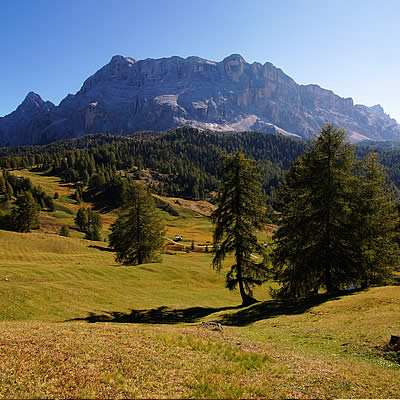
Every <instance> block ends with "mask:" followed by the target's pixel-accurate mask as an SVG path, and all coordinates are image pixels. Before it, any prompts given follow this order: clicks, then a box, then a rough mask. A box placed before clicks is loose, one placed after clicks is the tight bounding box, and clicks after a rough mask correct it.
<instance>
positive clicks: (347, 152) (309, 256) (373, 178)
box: [273, 125, 398, 298]
mask: <svg viewBox="0 0 400 400" xmlns="http://www.w3.org/2000/svg"><path fill="white" fill-rule="evenodd" d="M312 144H313V146H312V148H311V149H309V150H308V151H307V152H306V153H305V154H304V155H303V156H301V157H299V158H298V159H297V161H296V162H295V163H294V165H293V166H292V168H291V169H290V170H289V171H288V173H287V175H286V181H285V183H284V185H283V187H282V189H281V192H280V203H281V207H282V213H281V218H280V221H279V225H280V226H279V229H278V230H277V232H276V234H275V235H274V240H275V243H276V247H275V249H274V252H273V265H274V274H275V279H276V280H277V281H278V282H279V283H281V288H280V289H279V290H278V291H276V292H275V294H276V295H278V296H287V297H295V298H296V297H307V296H309V295H311V294H312V293H314V294H315V293H318V290H319V289H320V288H325V289H326V291H327V292H334V291H336V290H338V289H344V288H346V287H348V286H350V285H362V286H363V287H367V286H369V285H371V284H373V283H383V282H384V281H385V280H387V279H388V278H389V277H390V275H391V271H392V269H393V266H394V265H395V264H396V262H397V246H396V244H395V241H394V239H395V237H396V234H395V232H394V231H395V227H396V225H397V224H398V215H397V213H396V210H395V203H394V199H393V196H392V193H391V191H390V190H389V189H388V187H387V186H386V185H385V174H384V172H383V170H382V168H381V167H380V165H379V163H377V160H376V156H374V155H371V156H368V157H367V159H366V160H365V161H364V162H363V163H359V162H357V161H356V159H355V154H354V148H353V146H352V145H350V144H349V143H348V142H346V140H345V132H344V131H343V130H340V129H335V128H334V127H333V126H332V125H326V126H324V127H322V129H321V134H320V136H319V137H317V138H315V139H314V140H313V143H312Z"/></svg>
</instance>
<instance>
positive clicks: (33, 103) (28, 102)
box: [18, 92, 44, 108]
mask: <svg viewBox="0 0 400 400" xmlns="http://www.w3.org/2000/svg"><path fill="white" fill-rule="evenodd" d="M42 104H44V100H43V99H42V98H41V97H40V96H39V95H38V94H37V93H35V92H29V93H28V94H27V95H26V97H25V99H24V101H23V102H22V103H21V105H20V106H19V107H21V108H31V107H40V106H41V105H42ZM19 107H18V108H19Z"/></svg>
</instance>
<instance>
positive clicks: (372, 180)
mask: <svg viewBox="0 0 400 400" xmlns="http://www.w3.org/2000/svg"><path fill="white" fill-rule="evenodd" d="M360 180H361V185H360V191H359V198H358V201H357V206H356V208H355V210H354V211H355V221H354V226H355V227H356V228H357V231H356V233H357V240H358V242H357V250H358V252H357V256H358V263H359V265H360V266H361V267H362V268H361V271H360V274H359V279H358V282H359V284H360V285H361V287H364V288H365V287H369V286H371V285H373V284H382V283H387V282H388V281H389V280H390V277H391V276H392V272H393V268H394V267H396V266H397V265H398V263H399V255H398V252H399V248H398V245H397V239H398V237H399V235H398V232H397V229H396V228H397V226H398V225H399V215H398V210H397V204H396V201H395V199H394V194H393V190H391V187H390V186H389V185H388V184H387V183H386V173H385V171H384V169H383V167H382V166H381V165H380V163H379V161H378V160H377V154H376V153H371V154H369V155H367V156H366V157H365V159H364V162H363V171H362V175H361V177H360Z"/></svg>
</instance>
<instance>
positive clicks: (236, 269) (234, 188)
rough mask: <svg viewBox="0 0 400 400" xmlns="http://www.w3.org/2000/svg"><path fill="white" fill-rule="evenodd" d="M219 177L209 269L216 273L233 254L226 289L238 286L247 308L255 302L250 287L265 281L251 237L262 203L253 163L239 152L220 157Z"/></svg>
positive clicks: (261, 213)
mask: <svg viewBox="0 0 400 400" xmlns="http://www.w3.org/2000/svg"><path fill="white" fill-rule="evenodd" d="M223 175H224V177H225V179H224V180H223V183H222V184H221V187H220V189H219V192H218V200H217V209H216V210H215V211H214V212H213V214H212V220H213V222H214V224H215V229H214V235H213V240H214V243H213V247H214V251H215V256H214V259H213V267H214V268H215V269H216V270H217V271H219V270H220V269H221V264H222V261H223V260H224V259H225V256H226V255H227V254H230V253H234V256H235V260H236V264H234V265H233V266H232V267H231V270H230V272H228V274H227V276H226V286H227V288H228V289H229V290H233V289H235V288H236V287H237V286H238V287H239V291H240V295H241V297H242V301H243V304H244V305H249V304H251V303H253V302H255V300H254V299H253V298H252V287H254V286H256V285H261V284H262V283H263V282H264V281H265V280H266V279H267V268H266V259H265V253H264V248H263V246H261V245H260V244H259V243H258V242H257V237H256V235H255V234H254V232H255V230H257V229H262V227H263V225H262V224H263V216H264V207H265V202H264V198H263V196H262V193H261V189H260V184H259V175H258V174H257V173H256V166H255V162H254V160H250V159H247V158H245V157H244V155H243V153H242V152H240V151H238V152H237V153H236V154H234V155H232V156H226V157H224V168H223ZM255 254H260V255H261V257H262V261H261V262H259V263H257V262H255V261H254V258H255V257H256V256H255Z"/></svg>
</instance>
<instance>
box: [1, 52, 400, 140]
mask: <svg viewBox="0 0 400 400" xmlns="http://www.w3.org/2000/svg"><path fill="white" fill-rule="evenodd" d="M328 122H329V123H333V124H334V125H336V126H339V127H343V128H345V129H346V131H347V133H348V134H349V136H350V139H351V140H352V141H353V142H357V141H360V140H373V141H384V140H391V141H400V126H399V125H398V124H397V122H396V121H395V120H394V119H391V118H390V117H389V116H388V115H387V114H385V112H384V110H383V109H382V107H381V106H380V105H376V106H373V107H366V106H363V105H355V104H354V103H353V100H352V99H351V98H346V99H345V98H341V97H339V96H337V95H335V94H334V93H333V92H332V91H330V90H326V89H323V88H321V87H319V86H317V85H305V86H304V85H298V84H297V83H296V82H295V81H294V80H293V79H291V78H290V77H289V76H287V75H286V74H285V73H284V72H283V71H282V70H280V69H279V68H276V67H275V66H274V65H272V64H271V63H265V64H264V65H262V64H260V63H256V62H255V63H253V64H249V63H247V62H246V61H245V60H244V59H243V57H242V56H240V55H238V54H233V55H231V56H229V57H227V58H225V59H224V60H223V61H221V62H214V61H209V60H205V59H202V58H199V57H188V58H181V57H170V58H161V59H146V60H140V61H136V60H134V59H133V58H130V57H122V56H114V57H112V59H111V61H110V62H109V63H108V64H107V65H105V66H104V67H103V68H101V69H100V70H99V71H97V72H96V73H95V74H94V75H92V76H91V77H89V78H88V79H87V80H86V81H85V82H84V84H83V86H82V88H81V89H80V90H79V91H78V92H77V93H76V94H75V95H72V94H69V95H68V96H67V97H66V98H65V99H64V100H62V101H61V103H60V104H59V105H58V106H55V105H54V104H53V103H51V102H45V101H44V100H43V99H42V98H41V97H40V96H39V95H38V94H35V93H33V92H30V93H29V94H28V95H27V96H26V98H25V100H24V101H23V102H22V104H21V105H20V106H19V107H18V108H17V109H16V110H15V111H14V112H12V113H11V114H9V115H6V116H5V117H2V118H0V145H1V146H11V145H22V144H43V143H48V142H51V141H54V140H58V139H65V138H72V137H79V136H82V135H84V134H87V133H98V132H103V133H113V134H121V135H126V134H129V133H133V132H135V131H142V130H153V131H156V130H157V131H158V130H168V129H171V128H175V127H179V126H184V125H185V126H192V127H196V128H200V129H205V130H212V131H217V132H224V131H247V130H254V131H263V132H275V133H281V134H284V135H293V136H298V137H303V138H309V137H311V136H312V135H313V134H315V133H317V132H318V131H319V128H320V127H321V126H322V125H324V124H326V123H328Z"/></svg>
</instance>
